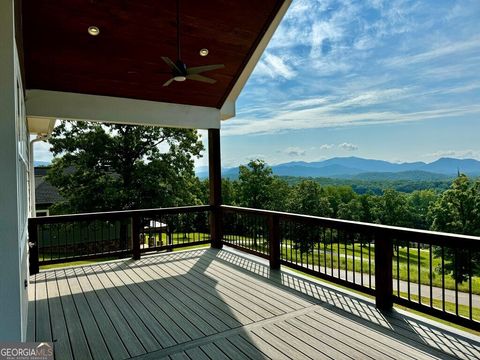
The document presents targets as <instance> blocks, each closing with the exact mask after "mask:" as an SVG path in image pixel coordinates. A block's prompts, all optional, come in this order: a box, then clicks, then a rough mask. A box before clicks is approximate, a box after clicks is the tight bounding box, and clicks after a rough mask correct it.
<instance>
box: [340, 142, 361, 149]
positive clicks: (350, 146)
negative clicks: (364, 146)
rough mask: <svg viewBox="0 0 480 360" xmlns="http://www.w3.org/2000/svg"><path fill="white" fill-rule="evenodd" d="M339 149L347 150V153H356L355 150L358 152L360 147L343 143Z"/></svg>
mask: <svg viewBox="0 0 480 360" xmlns="http://www.w3.org/2000/svg"><path fill="white" fill-rule="evenodd" d="M338 148H339V149H342V150H346V151H355V150H358V146H357V145H355V144H350V143H346V142H344V143H341V144H338Z"/></svg>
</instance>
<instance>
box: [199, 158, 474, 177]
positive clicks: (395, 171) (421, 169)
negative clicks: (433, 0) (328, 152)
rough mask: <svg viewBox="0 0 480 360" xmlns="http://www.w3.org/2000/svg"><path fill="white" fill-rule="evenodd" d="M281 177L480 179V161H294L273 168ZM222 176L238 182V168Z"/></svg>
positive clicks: (201, 173) (201, 171) (202, 170)
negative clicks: (465, 177)
mask: <svg viewBox="0 0 480 360" xmlns="http://www.w3.org/2000/svg"><path fill="white" fill-rule="evenodd" d="M272 171H273V173H274V174H275V175H278V176H299V177H329V178H339V179H358V180H387V179H389V180H429V181H431V180H443V179H449V178H452V177H455V176H456V175H457V174H458V172H460V173H464V174H467V175H469V176H480V161H478V160H474V159H455V158H446V157H445V158H440V159H438V160H436V161H433V162H431V163H426V162H422V161H416V162H405V163H392V162H388V161H384V160H373V159H364V158H359V157H354V156H352V157H335V158H331V159H328V160H323V161H315V162H305V161H293V162H288V163H283V164H278V165H273V166H272ZM196 172H197V176H199V177H200V178H206V177H208V168H205V167H201V168H197V169H196ZM222 176H224V177H229V178H236V177H237V176H238V168H237V167H235V168H223V169H222Z"/></svg>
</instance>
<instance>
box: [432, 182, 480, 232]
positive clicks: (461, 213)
mask: <svg viewBox="0 0 480 360" xmlns="http://www.w3.org/2000/svg"><path fill="white" fill-rule="evenodd" d="M431 214H432V216H433V224H432V230H436V231H446V232H451V233H456V234H466V235H476V236H479V235H480V180H477V181H476V182H475V183H472V181H470V179H469V178H468V177H467V176H466V175H460V176H458V177H457V178H456V179H455V180H454V181H453V183H452V185H451V186H450V188H449V189H448V190H446V191H445V192H443V193H442V195H441V196H440V197H439V199H438V200H437V201H436V202H435V204H434V205H433V206H432V207H431Z"/></svg>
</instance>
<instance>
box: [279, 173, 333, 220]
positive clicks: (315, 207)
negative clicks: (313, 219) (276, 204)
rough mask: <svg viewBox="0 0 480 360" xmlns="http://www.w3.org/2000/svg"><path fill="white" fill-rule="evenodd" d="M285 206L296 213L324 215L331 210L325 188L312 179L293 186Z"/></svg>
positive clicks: (329, 213)
mask: <svg viewBox="0 0 480 360" xmlns="http://www.w3.org/2000/svg"><path fill="white" fill-rule="evenodd" d="M287 208H288V211H290V212H293V213H297V214H305V215H315V216H325V217H327V216H331V215H332V212H333V211H332V208H331V207H330V202H329V201H328V197H327V194H326V192H325V190H324V189H323V188H322V187H321V186H320V185H319V184H318V183H317V182H315V181H313V180H303V181H301V182H300V183H298V184H297V185H295V186H294V187H293V189H292V190H291V192H290V196H289V199H288V206H287Z"/></svg>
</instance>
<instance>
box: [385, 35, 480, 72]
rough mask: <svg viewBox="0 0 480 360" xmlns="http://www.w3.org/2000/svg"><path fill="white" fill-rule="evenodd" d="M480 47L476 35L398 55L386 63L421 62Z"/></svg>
mask: <svg viewBox="0 0 480 360" xmlns="http://www.w3.org/2000/svg"><path fill="white" fill-rule="evenodd" d="M479 49H480V37H478V36H476V37H474V38H471V39H468V40H464V41H456V42H451V41H447V42H443V43H441V44H439V45H437V46H436V47H434V48H432V49H430V50H427V51H424V52H420V53H417V54H412V55H405V56H397V57H392V58H389V59H386V60H385V61H384V63H385V64H386V65H388V66H393V67H399V66H406V65H411V64H416V63H421V62H427V61H432V60H435V59H437V58H440V57H445V56H449V55H457V56H458V54H460V53H468V52H470V51H471V50H479Z"/></svg>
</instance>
